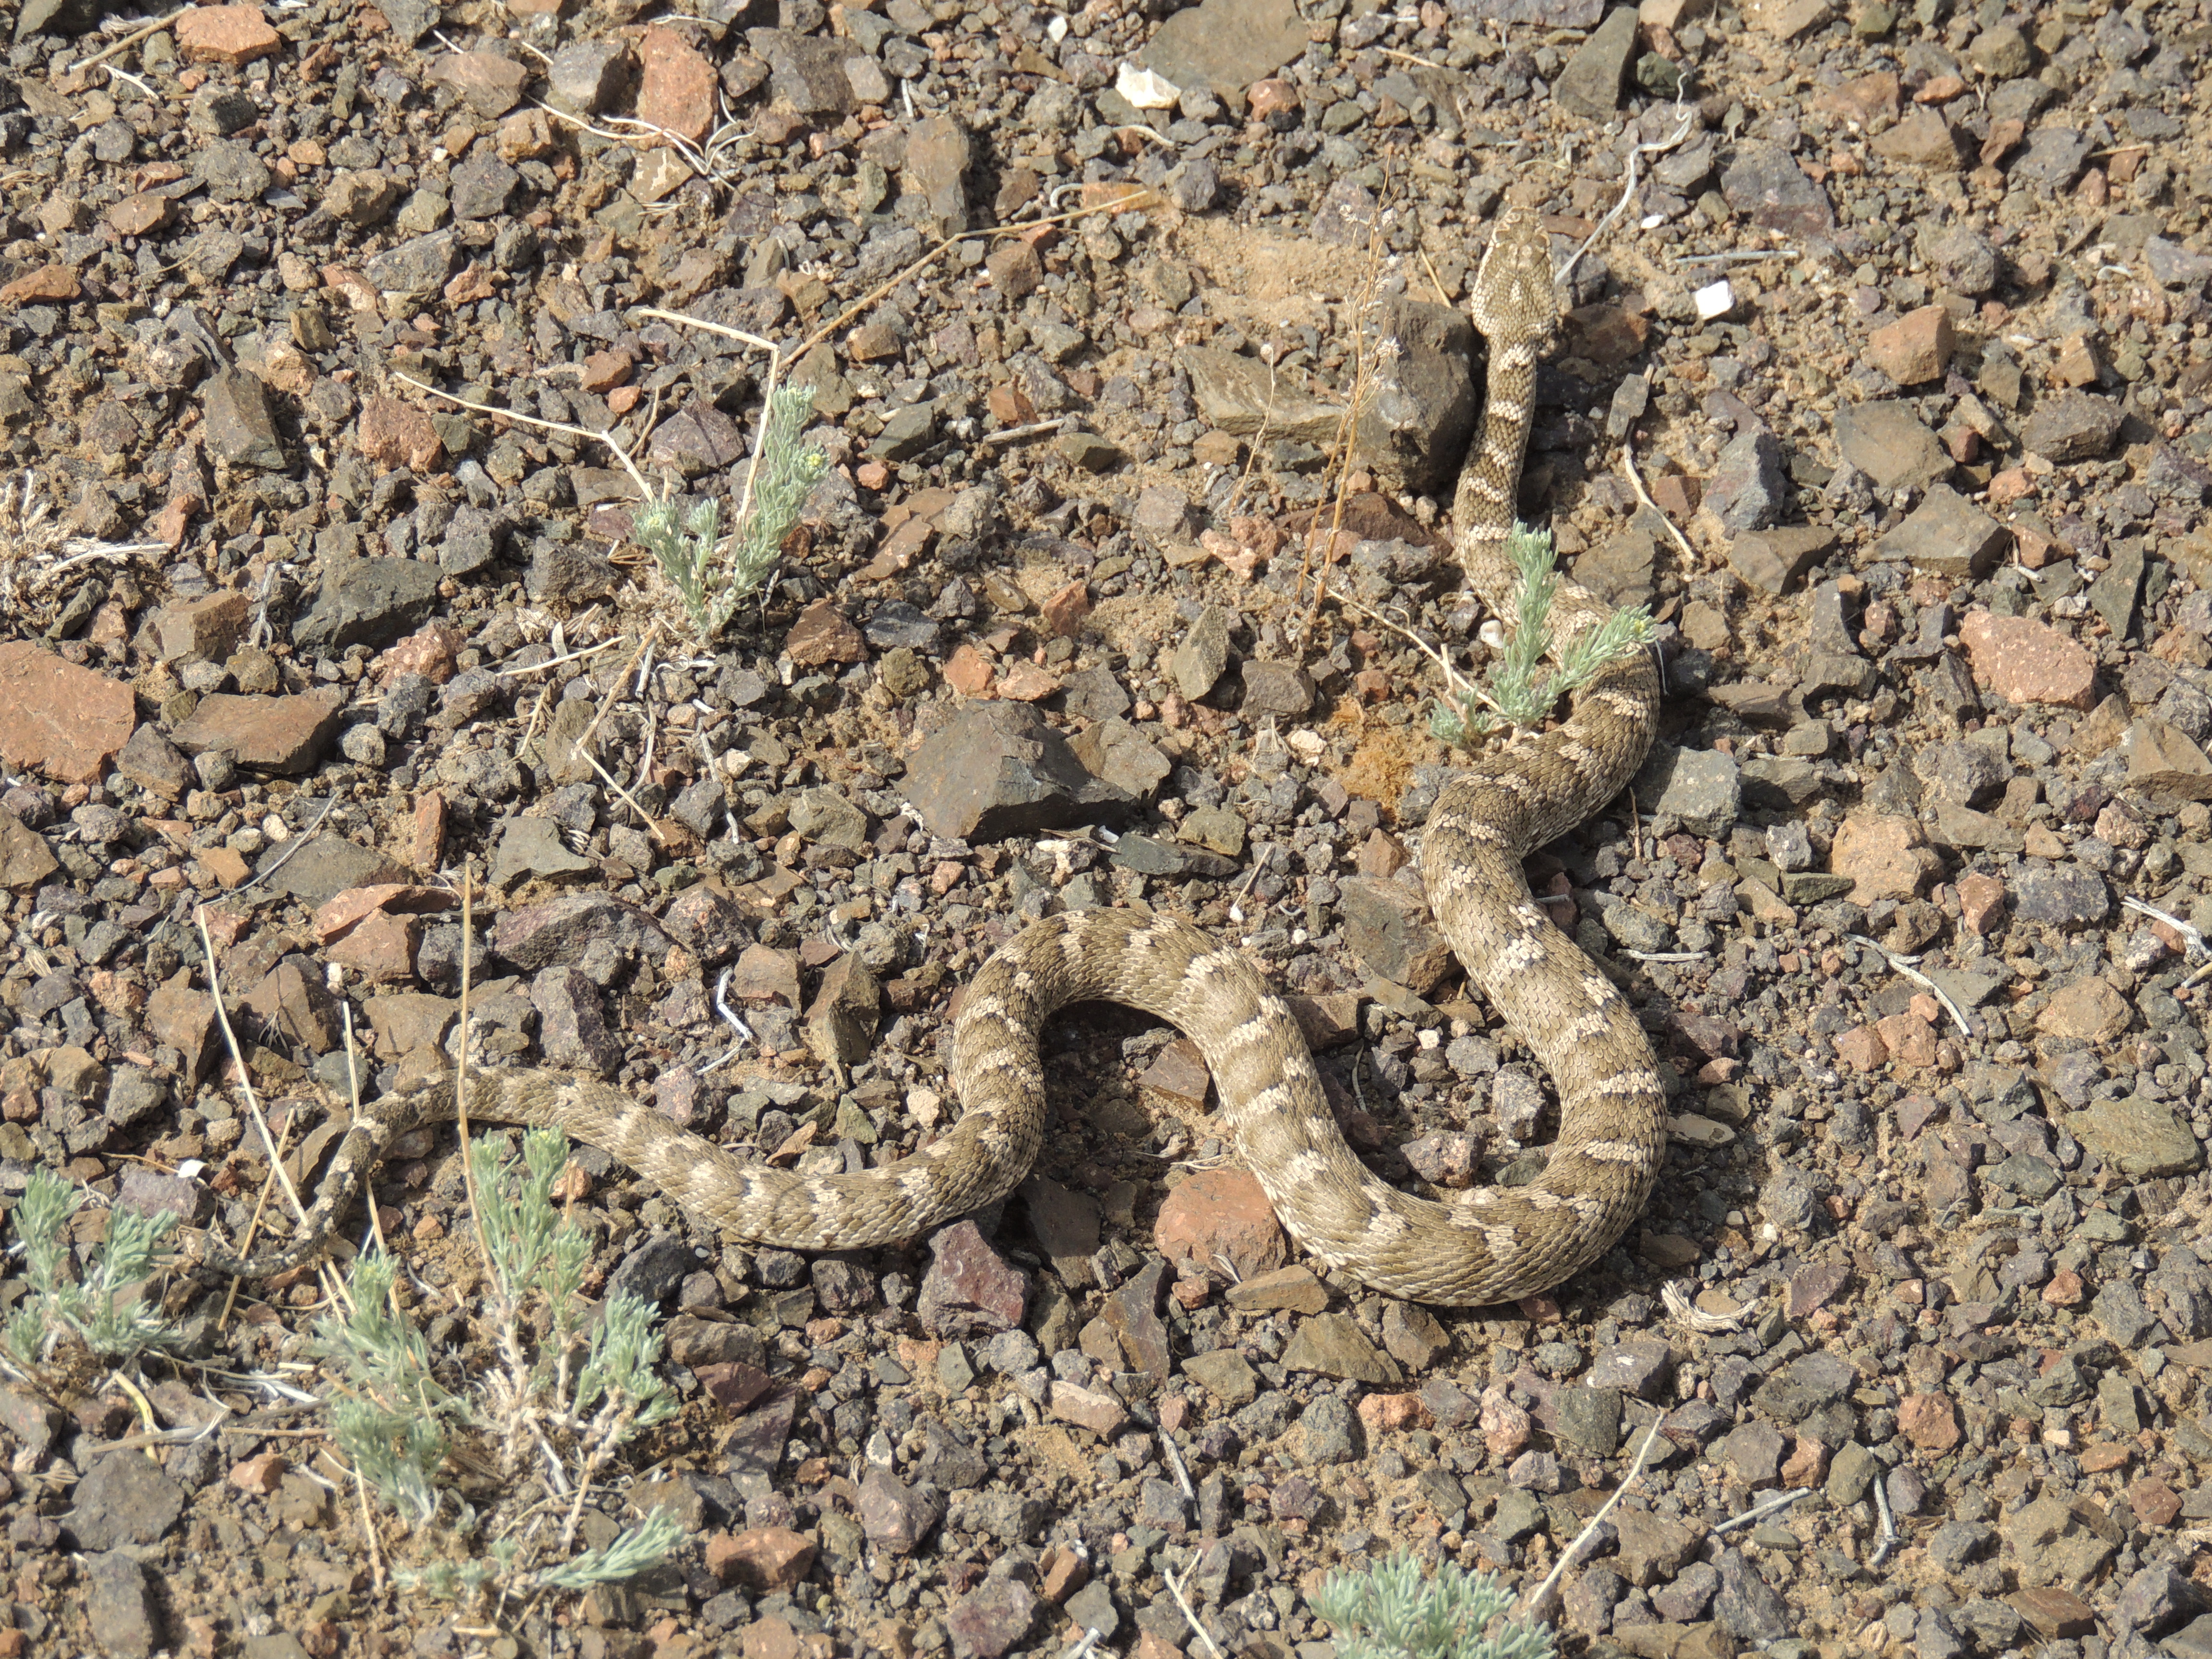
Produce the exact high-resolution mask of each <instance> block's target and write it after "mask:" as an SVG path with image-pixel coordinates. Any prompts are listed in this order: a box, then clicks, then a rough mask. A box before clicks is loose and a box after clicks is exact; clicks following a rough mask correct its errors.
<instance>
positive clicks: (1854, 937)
mask: <svg viewBox="0 0 2212 1659" xmlns="http://www.w3.org/2000/svg"><path fill="white" fill-rule="evenodd" d="M1844 938H1846V939H1850V941H1851V943H1853V944H1854V945H1865V946H1866V948H1867V949H1868V950H1869V951H1874V952H1875V953H1876V954H1877V955H1879V956H1880V957H1881V959H1882V960H1883V961H1885V962H1887V963H1888V964H1889V965H1890V966H1891V967H1892V968H1893V969H1896V970H1897V971H1898V972H1899V973H1900V974H1902V975H1905V978H1907V979H1909V980H1911V981H1912V982H1913V983H1914V984H1915V985H1917V986H1921V987H1923V988H1925V989H1926V990H1927V992H1928V993H1929V995H1931V996H1933V997H1934V998H1935V999H1936V1001H1938V1002H1940V1003H1942V1005H1943V1012H1946V1013H1948V1014H1949V1015H1950V1016H1951V1019H1952V1023H1953V1024H1955V1025H1957V1026H1958V1028H1959V1034H1960V1036H1969V1037H1970V1036H1973V1034H1974V1028H1973V1027H1972V1026H1971V1025H1969V1024H1967V1023H1966V1014H1965V1012H1963V1011H1961V1009H1960V1006H1959V1005H1958V1004H1957V1003H1955V1002H1954V1001H1952V1000H1951V996H1950V993H1948V991H1946V990H1944V988H1943V987H1942V986H1940V985H1938V984H1937V983H1936V981H1934V980H1932V979H1930V978H1929V977H1928V975H1925V974H1923V973H1922V972H1921V971H1920V970H1919V969H1917V968H1915V967H1914V966H1913V965H1912V964H1913V963H1916V962H1917V961H1919V960H1920V958H1919V957H1899V956H1893V955H1891V954H1890V953H1889V952H1888V951H1885V950H1883V949H1882V948H1881V945H1876V944H1875V942H1874V941H1873V940H1872V939H1869V938H1868V937H1867V936H1866V935H1865V934H1864V933H1846V934H1845V935H1844Z"/></svg>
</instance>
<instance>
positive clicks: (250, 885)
mask: <svg viewBox="0 0 2212 1659" xmlns="http://www.w3.org/2000/svg"><path fill="white" fill-rule="evenodd" d="M337 804H338V798H337V796H336V795H332V796H331V798H330V799H328V800H326V801H325V802H324V803H323V810H322V811H319V812H318V813H316V814H315V821H314V822H313V823H311V824H309V825H308V826H307V828H306V829H303V830H301V832H300V833H299V834H298V835H296V836H294V837H293V838H292V844H291V845H290V846H289V847H287V848H285V849H284V854H283V857H282V858H279V859H278V860H276V862H275V863H274V864H272V865H270V866H269V867H268V868H267V869H266V870H264V871H263V872H261V873H260V874H259V875H258V876H256V877H254V878H253V879H252V881H247V882H240V884H238V886H237V887H236V888H234V889H233V890H232V896H234V897H235V896H237V895H238V894H240V893H250V892H252V890H254V889H255V888H257V887H258V886H260V885H261V884H262V883H263V882H264V881H266V880H268V879H269V878H270V877H271V876H273V875H275V874H276V872H278V871H279V870H282V869H283V867H284V866H286V865H288V864H289V863H290V862H291V861H292V855H293V854H295V853H296V852H298V851H299V850H300V849H301V848H302V847H305V846H306V845H307V842H308V841H309V840H310V839H311V838H312V837H313V835H314V833H315V831H316V830H318V829H321V828H322V827H323V820H324V819H325V818H326V817H330V815H331V812H332V811H333V810H335V809H336V807H337ZM200 934H201V937H202V938H205V937H206V934H207V924H206V923H205V922H202V923H201V924H200ZM208 960H209V961H210V963H212V962H213V961H214V960H215V957H213V955H212V954H210V956H209V957H208Z"/></svg>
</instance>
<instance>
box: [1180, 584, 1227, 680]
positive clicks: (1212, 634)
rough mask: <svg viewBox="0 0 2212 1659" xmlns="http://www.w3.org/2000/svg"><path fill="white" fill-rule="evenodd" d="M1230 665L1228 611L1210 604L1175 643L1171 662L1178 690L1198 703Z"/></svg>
mask: <svg viewBox="0 0 2212 1659" xmlns="http://www.w3.org/2000/svg"><path fill="white" fill-rule="evenodd" d="M1228 667H1229V613H1228V612H1227V611H1224V610H1223V609H1222V608H1221V607H1220V606H1219V605H1208V606H1206V609H1205V611H1202V612H1201V613H1200V616H1199V618H1198V620H1197V621H1196V622H1194V623H1192V624H1191V627H1190V631H1189V632H1188V634H1186V635H1183V637H1182V644H1180V645H1178V646H1176V649H1175V655H1174V657H1173V658H1171V659H1170V661H1169V664H1168V672H1169V673H1170V674H1172V675H1173V676H1174V677H1175V683H1176V690H1178V691H1180V692H1182V695H1183V696H1184V698H1185V699H1186V700H1187V701H1188V702H1197V701H1199V699H1200V698H1201V697H1203V696H1206V693H1208V692H1209V691H1211V690H1213V688H1214V685H1215V684H1216V683H1217V682H1218V681H1219V680H1220V678H1221V676H1222V675H1223V673H1224V672H1225V671H1227V669H1228Z"/></svg>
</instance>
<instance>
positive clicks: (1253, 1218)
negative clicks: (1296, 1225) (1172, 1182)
mask: <svg viewBox="0 0 2212 1659" xmlns="http://www.w3.org/2000/svg"><path fill="white" fill-rule="evenodd" d="M1152 1243H1153V1244H1154V1246H1155V1247H1156V1248H1157V1249H1158V1250H1159V1252H1160V1254H1161V1255H1164V1256H1165V1257H1167V1259H1168V1260H1169V1261H1170V1262H1173V1263H1175V1264H1176V1266H1177V1267H1182V1268H1187V1269H1194V1270H1195V1271H1197V1272H1200V1273H1206V1274H1208V1275H1210V1276H1212V1277H1214V1278H1216V1279H1218V1278H1219V1277H1220V1275H1221V1273H1222V1271H1223V1269H1222V1267H1221V1263H1223V1262H1227V1263H1228V1264H1229V1266H1230V1267H1231V1268H1232V1269H1233V1270H1234V1272H1235V1275H1236V1277H1237V1279H1251V1278H1253V1277H1255V1276H1256V1275H1258V1274H1260V1273H1272V1272H1273V1271H1274V1270H1275V1269H1276V1268H1278V1267H1281V1266H1282V1265H1283V1263H1284V1262H1285V1261H1287V1260H1288V1259H1289V1256H1290V1242H1289V1240H1288V1239H1286V1238H1285V1237H1284V1235H1283V1224H1282V1223H1281V1222H1280V1221H1279V1220H1277V1219H1276V1218H1275V1206H1273V1205H1272V1204H1270V1203H1269V1202H1268V1201H1267V1193H1266V1192H1265V1191H1264V1190H1263V1189H1262V1188H1261V1185H1260V1182H1259V1181H1258V1180H1257V1179H1256V1178H1255V1176H1252V1175H1251V1174H1250V1173H1249V1171H1247V1170H1200V1171H1199V1172H1198V1173H1197V1174H1196V1175H1194V1176H1191V1177H1190V1179H1189V1180H1188V1181H1186V1182H1182V1184H1181V1185H1180V1186H1178V1187H1177V1188H1176V1189H1175V1190H1174V1191H1173V1192H1171V1193H1170V1194H1168V1196H1167V1201H1166V1202H1165V1203H1164V1204H1162V1205H1161V1206H1160V1214H1159V1219H1158V1221H1157V1222H1155V1223H1154V1224H1153V1226H1152Z"/></svg>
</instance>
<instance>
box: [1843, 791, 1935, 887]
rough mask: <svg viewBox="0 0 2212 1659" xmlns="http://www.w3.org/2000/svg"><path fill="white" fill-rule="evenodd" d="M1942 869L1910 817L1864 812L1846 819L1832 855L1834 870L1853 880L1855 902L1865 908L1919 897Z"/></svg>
mask: <svg viewBox="0 0 2212 1659" xmlns="http://www.w3.org/2000/svg"><path fill="white" fill-rule="evenodd" d="M1942 867H1943V866H1942V860H1941V859H1939V858H1937V857H1936V854H1935V853H1934V852H1932V851H1931V850H1929V848H1928V847H1927V846H1926V845H1924V844H1923V840H1922V837H1921V834H1920V826H1919V825H1918V824H1917V823H1914V822H1913V821H1912V820H1911V818H1906V817H1884V816H1882V815H1880V814H1876V813H1864V814H1861V815H1860V816H1858V817H1849V818H1846V819H1844V823H1843V827H1842V828H1841V829H1838V830H1837V831H1836V839H1835V842H1834V843H1833V844H1832V846H1831V847H1830V848H1829V851H1828V868H1829V869H1830V870H1831V871H1832V872H1834V873H1836V874H1837V875H1839V876H1849V877H1850V878H1851V883H1852V885H1851V898H1852V899H1853V901H1854V902H1857V903H1860V904H1867V903H1870V902H1873V901H1874V900H1875V899H1878V898H1898V899H1909V898H1917V896H1919V893H1920V890H1921V888H1922V887H1923V886H1924V885H1926V884H1927V883H1928V881H1929V879H1930V878H1932V877H1933V876H1935V875H1936V872H1938V871H1940V870H1941V869H1942Z"/></svg>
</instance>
